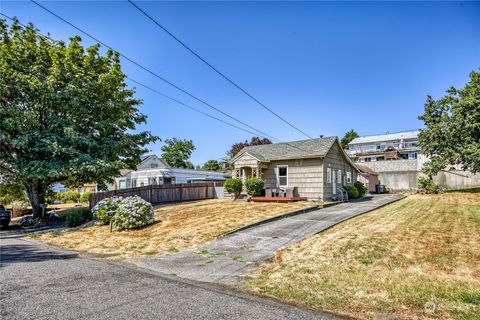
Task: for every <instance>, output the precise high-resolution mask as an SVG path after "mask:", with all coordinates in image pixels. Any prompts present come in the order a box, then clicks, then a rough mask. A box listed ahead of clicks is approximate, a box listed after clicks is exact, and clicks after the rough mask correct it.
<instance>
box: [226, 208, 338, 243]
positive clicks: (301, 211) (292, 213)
mask: <svg viewBox="0 0 480 320" xmlns="http://www.w3.org/2000/svg"><path fill="white" fill-rule="evenodd" d="M339 203H341V202H330V203H326V204H323V205H314V206H311V207H307V208H303V209H298V210H294V211H290V212H286V213H282V214H280V215H278V216H273V217H270V218H266V219H263V220H260V221H257V222H253V223H250V224H247V225H244V226H243V227H240V228H237V229H233V230H232V231H228V232H227V233H224V234H222V235H220V236H219V237H218V238H223V237H226V236H229V235H231V234H234V233H237V232H239V231H243V230H246V229H250V228H253V227H257V226H259V225H262V224H266V223H269V222H273V221H276V220H280V219H285V218H289V217H293V216H298V215H300V214H303V213H307V212H310V211H315V210H320V209H323V208H328V207H331V206H334V205H337V204H339Z"/></svg>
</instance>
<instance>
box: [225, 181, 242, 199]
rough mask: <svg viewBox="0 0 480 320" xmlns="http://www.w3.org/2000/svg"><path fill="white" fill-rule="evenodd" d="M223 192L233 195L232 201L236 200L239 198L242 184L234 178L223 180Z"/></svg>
mask: <svg viewBox="0 0 480 320" xmlns="http://www.w3.org/2000/svg"><path fill="white" fill-rule="evenodd" d="M223 186H224V188H225V190H227V192H228V193H230V194H232V195H233V199H238V197H239V196H240V193H242V188H243V183H242V180H240V179H236V178H230V179H227V180H225V183H224V184H223Z"/></svg>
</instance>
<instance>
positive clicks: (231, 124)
mask: <svg viewBox="0 0 480 320" xmlns="http://www.w3.org/2000/svg"><path fill="white" fill-rule="evenodd" d="M0 14H1V15H2V16H4V17H5V18H7V19H10V20H12V21H17V22H18V24H20V25H21V26H22V27H24V28H25V27H27V26H26V25H25V24H23V23H21V22H20V21H18V20H16V19H14V18H11V17H9V16H7V15H6V14H3V13H1V12H0ZM39 34H40V35H41V36H42V37H44V38H47V39H49V40H52V41H55V40H54V39H53V38H52V37H50V36H48V35H45V34H43V33H41V32H39ZM126 77H127V79H129V80H130V81H132V82H134V83H136V84H138V85H139V86H142V87H144V88H146V89H148V90H150V91H152V92H154V93H156V94H158V95H160V96H162V97H164V98H166V99H169V100H171V101H173V102H176V103H178V104H180V105H182V106H184V107H186V108H188V109H190V110H192V111H195V112H197V113H200V114H202V115H204V116H206V117H209V118H211V119H214V120H217V121H219V122H222V123H224V124H226V125H228V126H231V127H233V128H236V129H239V130H242V131H244V132H247V133H250V134H253V135H257V133H255V132H252V131H250V130H247V129H245V128H242V127H239V126H237V125H235V124H233V123H230V122H228V121H225V120H223V119H220V118H217V117H215V116H212V115H211V114H209V113H207V112H204V111H202V110H199V109H197V108H195V107H192V106H190V105H188V104H186V103H184V102H182V101H180V100H178V99H175V98H172V97H170V96H169V95H166V94H165V93H162V92H160V91H158V90H155V89H153V88H152V87H149V86H147V85H146V84H143V83H141V82H140V81H137V80H135V79H133V78H131V77H129V76H126ZM263 138H265V137H263Z"/></svg>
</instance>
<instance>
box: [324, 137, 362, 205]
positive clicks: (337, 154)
mask: <svg viewBox="0 0 480 320" xmlns="http://www.w3.org/2000/svg"><path fill="white" fill-rule="evenodd" d="M327 168H331V174H332V179H331V181H330V183H329V182H328V179H327V173H328V170H327ZM338 170H341V178H342V181H338V180H337V179H336V182H337V185H353V184H354V183H355V181H357V170H355V169H354V168H353V167H352V166H351V165H350V164H349V163H348V162H347V161H346V160H345V156H344V155H343V152H342V151H341V150H340V148H339V146H338V144H336V143H335V144H333V146H332V148H331V149H330V150H329V151H328V153H327V155H326V156H325V159H324V161H323V179H324V181H325V183H324V189H323V198H324V200H328V199H331V198H332V196H333V175H334V174H335V178H337V177H338ZM347 172H351V180H350V182H349V183H348V182H347V179H346V175H347Z"/></svg>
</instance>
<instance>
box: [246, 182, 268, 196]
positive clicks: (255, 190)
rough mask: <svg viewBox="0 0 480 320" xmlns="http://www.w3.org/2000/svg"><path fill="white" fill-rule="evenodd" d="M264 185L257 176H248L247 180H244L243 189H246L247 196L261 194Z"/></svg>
mask: <svg viewBox="0 0 480 320" xmlns="http://www.w3.org/2000/svg"><path fill="white" fill-rule="evenodd" d="M264 186H265V181H263V180H262V179H259V178H249V179H247V181H245V189H247V194H248V195H249V196H254V197H258V196H261V195H262V190H263V187H264Z"/></svg>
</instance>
